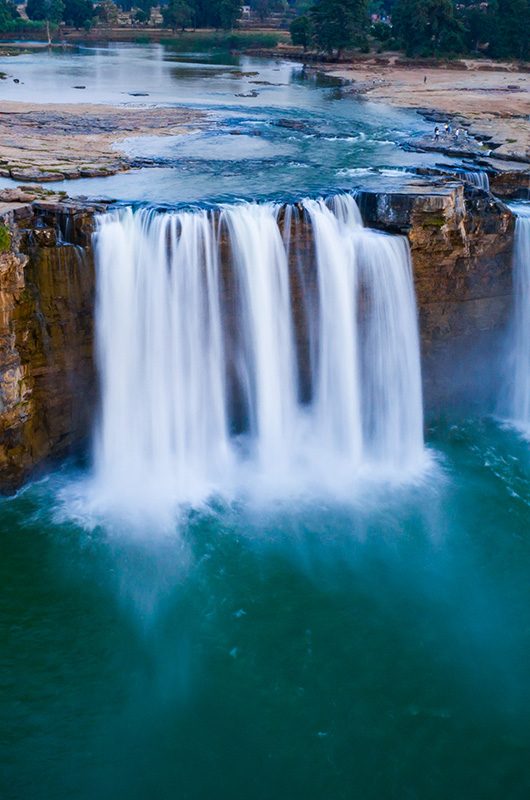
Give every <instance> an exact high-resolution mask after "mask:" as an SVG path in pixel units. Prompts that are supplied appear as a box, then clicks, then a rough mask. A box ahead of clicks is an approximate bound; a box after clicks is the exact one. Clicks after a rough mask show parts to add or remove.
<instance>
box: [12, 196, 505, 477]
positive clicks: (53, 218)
mask: <svg viewBox="0 0 530 800" xmlns="http://www.w3.org/2000/svg"><path fill="white" fill-rule="evenodd" d="M360 205H361V208H362V211H363V215H364V218H365V222H366V224H367V225H370V226H371V227H374V228H378V229H381V230H383V231H388V232H392V233H401V234H403V235H406V236H407V237H408V239H409V242H410V245H411V251H412V258H413V268H414V278H415V284H416V293H417V298H418V306H419V312H420V327H421V339H422V348H423V374H424V382H425V397H426V403H427V406H428V408H430V409H434V408H436V407H442V406H443V407H445V406H446V405H447V404H448V403H454V402H458V401H459V400H460V399H463V398H464V397H465V398H466V399H469V398H470V397H473V396H474V395H478V396H480V398H481V399H482V400H484V401H486V400H487V398H488V397H491V396H492V394H493V392H494V390H495V384H496V383H497V382H498V376H499V369H498V365H499V362H500V360H501V356H502V343H503V334H504V331H505V328H506V325H507V322H508V320H509V316H510V309H511V259H512V247H513V230H514V219H513V216H512V214H511V213H510V211H509V210H508V209H507V208H506V206H504V205H503V204H502V203H499V202H498V201H496V200H494V199H493V197H491V195H487V194H486V193H484V192H482V191H477V190H474V189H472V188H464V186H463V185H462V183H460V182H456V181H455V182H451V183H445V184H443V185H442V184H440V185H439V186H430V187H429V186H426V185H425V184H422V185H419V186H418V187H417V188H416V189H414V188H413V187H411V186H407V188H406V189H404V190H403V191H402V192H400V191H394V192H392V193H387V194H385V193H378V192H366V193H363V194H362V195H361V197H360ZM98 210H100V209H98ZM95 211H96V209H95V208H94V207H85V206H82V205H79V204H74V203H70V202H66V201H65V202H42V201H40V202H39V201H37V202H32V203H28V202H14V203H11V204H3V205H2V204H0V490H4V491H6V490H11V489H13V488H15V487H17V486H19V485H20V484H21V483H22V482H23V480H24V479H26V478H27V477H28V476H29V475H31V474H32V473H34V472H35V470H38V469H39V468H40V467H42V465H44V464H46V462H48V461H49V460H50V459H56V458H61V457H63V456H64V455H66V454H68V453H69V452H70V451H71V450H72V449H76V448H79V447H80V445H81V444H82V442H83V441H84V440H85V441H86V439H87V436H88V434H89V431H90V425H91V420H92V419H93V415H94V407H95V401H96V395H97V388H96V375H95V368H94V358H93V342H94V336H93V333H94V330H93V328H94V294H95V274H94V259H93V253H92V249H91V233H92V230H93V227H94V213H95ZM281 220H282V215H281V216H280V221H281ZM291 225H292V226H293V227H292V236H293V240H294V239H296V241H297V247H296V251H297V254H296V256H293V260H292V269H291V274H292V289H293V303H294V306H295V309H294V311H295V320H296V319H299V320H300V321H302V316H301V315H303V314H304V313H306V311H305V310H304V308H303V307H302V304H301V303H300V302H299V299H297V298H299V296H300V295H301V294H302V292H301V291H300V288H301V285H302V283H304V284H306V283H307V282H308V281H309V282H310V281H311V280H312V279H313V277H314V276H312V271H311V269H307V266H306V265H307V264H310V263H311V261H312V244H311V237H310V236H309V235H308V233H309V232H308V230H307V224H306V222H305V221H304V219H303V216H302V215H297V214H293V215H292V218H291ZM304 265H305V266H304ZM227 280H228V279H227ZM299 327H300V328H303V327H304V326H303V325H302V324H300V326H299ZM299 346H300V355H301V360H302V361H303V360H304V359H307V357H308V353H307V342H305V343H304V342H300V343H299ZM302 377H303V376H302Z"/></svg>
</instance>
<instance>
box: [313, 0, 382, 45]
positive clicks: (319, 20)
mask: <svg viewBox="0 0 530 800" xmlns="http://www.w3.org/2000/svg"><path fill="white" fill-rule="evenodd" d="M310 14H311V19H312V22H313V27H314V32H315V41H316V43H317V45H318V46H319V47H321V48H322V49H323V50H326V51H327V52H328V53H331V52H333V51H334V50H336V51H337V54H338V55H339V56H340V54H341V52H342V50H344V48H345V47H351V46H352V45H353V44H354V43H355V40H356V38H357V37H358V36H359V35H360V34H362V32H363V31H364V30H365V29H366V25H367V22H368V17H367V13H366V0H317V2H316V3H315V5H314V6H313V7H312V8H311V10H310Z"/></svg>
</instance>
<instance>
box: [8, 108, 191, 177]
mask: <svg viewBox="0 0 530 800" xmlns="http://www.w3.org/2000/svg"><path fill="white" fill-rule="evenodd" d="M205 119H206V115H205V114H203V113H202V112H200V111H196V110H193V109H186V108H158V107H147V108H139V107H137V106H120V107H113V106H99V105H84V104H79V105H66V104H65V105H54V106H46V107H45V108H43V107H42V106H38V105H36V104H27V103H4V104H3V105H2V111H1V112H0V177H4V178H12V179H13V180H17V181H24V182H26V181H28V182H29V181H34V182H37V183H46V182H52V181H63V180H74V179H76V178H100V177H106V176H108V175H115V174H116V173H118V172H122V171H125V170H128V169H131V167H132V166H134V162H133V160H132V159H131V158H129V156H128V155H127V154H126V153H124V152H121V151H120V143H121V142H123V141H124V140H126V139H128V138H133V137H138V136H178V135H183V134H186V133H190V132H192V131H194V130H197V128H198V127H200V126H201V125H203V124H204V121H205Z"/></svg>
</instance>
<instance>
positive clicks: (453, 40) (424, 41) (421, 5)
mask: <svg viewBox="0 0 530 800" xmlns="http://www.w3.org/2000/svg"><path fill="white" fill-rule="evenodd" d="M392 24H393V28H394V34H395V36H396V38H397V39H398V40H399V42H400V43H401V45H402V46H403V48H404V49H405V52H406V53H407V55H409V56H416V55H422V56H426V55H436V54H441V53H446V54H455V53H459V52H460V53H461V52H463V51H464V49H465V47H464V41H463V34H464V29H463V26H462V24H461V22H460V21H459V20H458V19H457V18H456V16H455V10H454V5H453V2H452V0H396V4H395V6H394V9H393V11H392Z"/></svg>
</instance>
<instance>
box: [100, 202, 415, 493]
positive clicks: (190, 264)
mask: <svg viewBox="0 0 530 800" xmlns="http://www.w3.org/2000/svg"><path fill="white" fill-rule="evenodd" d="M95 252H96V266H97V309H96V331H97V354H98V365H99V373H100V379H101V414H100V420H99V423H98V426H97V431H96V436H95V475H96V481H97V484H98V486H99V487H100V491H101V492H103V494H104V495H105V498H106V500H107V501H108V502H109V503H112V504H116V503H118V504H122V505H123V506H125V507H135V506H137V505H138V504H139V503H141V502H142V501H143V500H145V502H148V503H149V504H150V505H151V507H152V508H156V507H158V506H160V505H164V504H165V505H167V504H168V503H172V504H174V505H178V504H181V503H191V504H196V503H199V502H201V501H204V500H206V499H208V498H209V497H211V496H214V495H223V496H228V495H231V496H234V495H235V494H237V493H239V492H240V491H243V492H244V491H245V490H246V489H249V487H251V485H252V486H253V489H254V490H257V491H261V490H263V491H268V490H270V491H272V492H273V493H278V492H279V493H282V492H285V493H287V494H292V493H293V492H294V493H301V492H302V493H304V492H307V493H313V494H314V493H315V492H318V491H321V490H324V488H325V489H326V490H327V491H331V492H333V491H334V486H335V484H336V485H337V486H338V485H340V486H341V488H342V489H344V488H345V487H348V489H347V490H346V491H348V490H351V489H352V487H354V486H355V485H356V482H358V480H359V478H360V477H361V476H362V475H363V474H365V473H368V474H370V475H373V474H374V473H376V474H381V473H383V474H384V475H385V476H386V477H388V476H392V477H396V476H398V477H401V476H402V475H403V474H405V473H407V472H415V471H417V470H418V469H419V468H420V467H421V466H422V464H423V461H424V449H423V419H422V397H421V376H420V358H419V340H418V330H417V319H416V305H415V298H414V290H413V283H412V270H411V263H410V255H409V250H408V244H407V242H406V240H405V239H404V238H402V237H398V236H389V235H385V234H382V233H377V232H375V231H371V230H368V229H365V228H364V227H363V225H362V221H361V217H360V213H359V209H358V207H357V205H356V203H355V200H354V199H353V198H352V197H350V196H347V195H344V196H339V197H335V198H333V199H332V200H330V201H328V202H325V201H323V200H306V201H304V202H303V203H302V204H299V205H297V206H289V207H282V206H279V205H274V204H256V203H247V204H241V205H233V206H225V207H224V208H222V209H221V210H220V211H219V212H207V211H204V210H203V211H193V212H192V211H185V212H168V213H162V212H157V211H154V210H145V209H143V210H139V211H136V212H135V211H132V210H131V209H121V210H118V211H115V212H112V213H110V214H105V215H102V216H101V217H100V218H99V220H98V228H97V231H96V235H95ZM302 384H304V386H305V389H304V388H303V386H302Z"/></svg>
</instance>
